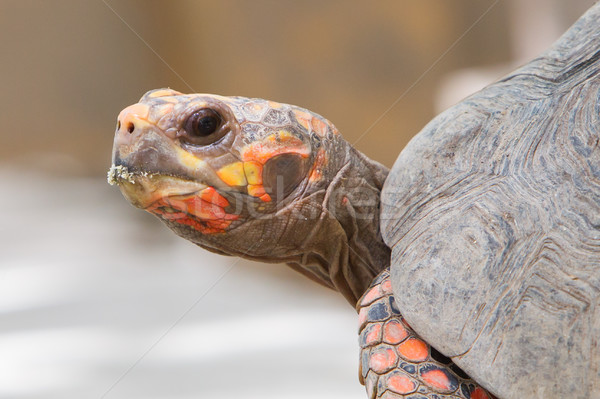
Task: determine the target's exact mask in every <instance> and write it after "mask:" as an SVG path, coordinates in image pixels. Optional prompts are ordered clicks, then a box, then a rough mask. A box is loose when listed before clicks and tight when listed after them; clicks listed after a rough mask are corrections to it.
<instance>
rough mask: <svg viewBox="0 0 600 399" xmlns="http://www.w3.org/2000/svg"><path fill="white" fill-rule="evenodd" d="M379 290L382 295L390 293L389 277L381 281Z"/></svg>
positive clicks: (390, 283)
mask: <svg viewBox="0 0 600 399" xmlns="http://www.w3.org/2000/svg"><path fill="white" fill-rule="evenodd" d="M381 292H382V293H383V294H384V295H385V294H391V293H392V282H391V281H390V280H389V279H388V280H385V281H384V282H383V283H381Z"/></svg>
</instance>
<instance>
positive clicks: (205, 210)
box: [146, 187, 239, 234]
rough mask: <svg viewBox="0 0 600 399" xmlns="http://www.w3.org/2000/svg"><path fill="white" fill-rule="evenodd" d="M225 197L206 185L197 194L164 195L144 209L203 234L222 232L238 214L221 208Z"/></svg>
mask: <svg viewBox="0 0 600 399" xmlns="http://www.w3.org/2000/svg"><path fill="white" fill-rule="evenodd" d="M228 205H229V202H228V201H227V199H225V198H224V197H223V196H222V195H220V194H219V193H218V192H217V191H216V190H215V189H214V188H212V187H208V188H206V189H204V190H202V191H201V192H200V193H199V194H198V195H191V196H188V197H178V196H173V197H165V198H161V199H159V200H158V201H156V202H154V203H153V204H152V205H150V206H149V207H148V208H146V210H147V211H148V212H150V213H153V214H155V215H158V216H159V217H161V218H163V219H166V220H171V221H173V222H176V223H180V224H184V225H186V226H190V227H192V228H194V229H196V230H198V231H200V232H201V233H204V234H215V233H223V232H224V231H225V229H226V228H227V227H229V225H230V224H231V222H232V221H233V220H236V219H237V218H238V217H239V215H231V214H228V213H226V212H225V210H224V209H223V208H225V207H226V206H228Z"/></svg>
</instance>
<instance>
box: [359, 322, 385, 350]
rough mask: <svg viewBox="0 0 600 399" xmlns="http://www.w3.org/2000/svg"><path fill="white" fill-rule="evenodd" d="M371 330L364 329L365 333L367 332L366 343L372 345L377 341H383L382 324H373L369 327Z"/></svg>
mask: <svg viewBox="0 0 600 399" xmlns="http://www.w3.org/2000/svg"><path fill="white" fill-rule="evenodd" d="M368 330H369V331H364V332H363V334H365V333H366V337H365V345H366V346H370V345H373V344H375V343H378V342H381V338H380V337H381V324H379V323H378V324H372V325H371V326H370V327H368Z"/></svg>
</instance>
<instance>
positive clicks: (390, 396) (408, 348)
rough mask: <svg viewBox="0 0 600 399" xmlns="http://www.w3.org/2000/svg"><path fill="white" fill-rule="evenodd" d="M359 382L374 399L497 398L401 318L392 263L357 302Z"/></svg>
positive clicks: (371, 398) (370, 397) (370, 398)
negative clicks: (392, 274)
mask: <svg viewBox="0 0 600 399" xmlns="http://www.w3.org/2000/svg"><path fill="white" fill-rule="evenodd" d="M357 310H358V312H359V313H358V314H359V316H358V319H359V334H360V338H359V341H360V348H361V349H360V373H359V378H360V382H361V383H362V384H363V385H365V387H366V389H367V394H368V395H369V399H375V398H378V399H379V398H381V399H399V398H410V399H459V398H460V399H492V398H494V397H493V396H492V395H491V394H489V393H488V392H486V391H485V390H484V389H483V388H481V387H480V386H479V385H478V384H477V383H475V382H474V381H473V380H471V379H470V378H469V376H467V375H466V374H465V373H464V372H463V371H462V370H461V369H460V368H458V367H457V366H456V365H455V364H454V363H452V361H451V360H450V359H448V358H447V357H445V356H444V355H442V354H441V353H439V352H438V351H437V350H435V349H434V348H432V347H431V346H430V345H429V344H428V343H426V342H425V341H423V340H421V339H420V338H419V337H418V336H417V334H416V333H415V332H414V331H413V330H412V328H410V326H409V325H408V323H406V321H405V320H404V318H402V315H401V314H400V311H399V310H398V308H397V306H396V303H395V302H394V296H393V293H392V284H391V281H390V273H389V269H386V270H384V271H383V272H381V273H380V274H379V276H377V277H376V278H375V279H374V280H373V282H372V283H371V287H370V288H369V289H368V290H367V291H366V292H365V294H364V295H363V296H362V298H361V299H360V300H359V301H358V305H357Z"/></svg>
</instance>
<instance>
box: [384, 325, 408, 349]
mask: <svg viewBox="0 0 600 399" xmlns="http://www.w3.org/2000/svg"><path fill="white" fill-rule="evenodd" d="M407 337H408V331H407V330H406V328H404V326H403V325H402V323H400V322H399V321H397V320H390V321H389V322H387V323H386V324H385V325H384V327H383V342H385V343H388V344H392V345H396V344H399V343H400V342H402V341H404V340H405V339H406V338H407Z"/></svg>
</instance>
